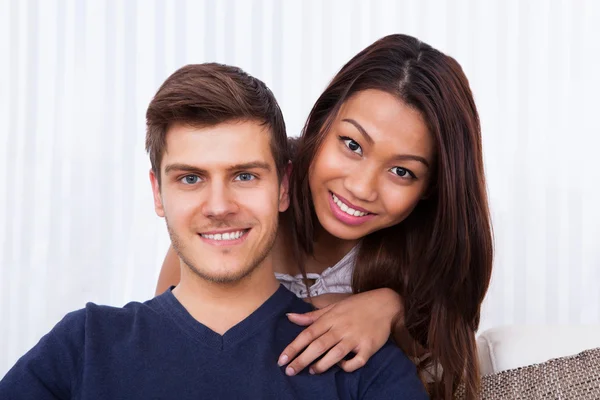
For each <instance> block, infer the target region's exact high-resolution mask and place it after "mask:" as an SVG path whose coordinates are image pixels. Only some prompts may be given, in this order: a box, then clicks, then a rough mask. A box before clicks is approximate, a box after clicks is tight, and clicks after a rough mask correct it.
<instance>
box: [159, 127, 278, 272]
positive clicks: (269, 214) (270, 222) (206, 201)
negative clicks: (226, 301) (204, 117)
mask: <svg viewBox="0 0 600 400" xmlns="http://www.w3.org/2000/svg"><path fill="white" fill-rule="evenodd" d="M166 144H167V146H166V151H165V153H164V155H163V158H162V163H161V172H160V173H161V185H160V187H159V185H158V181H157V179H156V176H155V175H154V173H153V172H152V171H151V172H150V180H151V182H152V190H153V192H154V205H155V209H156V213H157V214H158V215H159V216H161V217H165V220H166V222H167V228H168V230H169V235H170V236H171V241H172V244H173V247H174V248H175V250H176V251H177V253H178V254H179V257H180V258H181V260H182V261H183V262H184V263H185V264H186V265H187V266H188V267H189V268H190V269H191V270H192V271H193V272H195V273H196V274H197V275H198V276H200V277H201V278H202V279H205V280H208V281H211V282H221V283H233V282H237V281H239V280H241V279H242V278H244V277H246V276H248V275H249V274H250V273H252V272H253V271H254V270H255V269H256V268H259V267H260V266H262V265H265V263H264V262H265V259H267V260H268V258H267V256H268V254H269V252H270V250H271V248H272V246H273V243H274V241H275V236H276V233H277V225H278V217H279V212H281V211H285V210H286V209H287V207H288V205H289V200H288V195H287V189H288V187H287V186H288V185H287V178H284V179H283V180H282V182H281V184H280V183H279V180H278V178H277V170H276V167H275V161H274V158H273V154H272V152H271V147H270V132H269V131H268V128H265V127H264V126H261V125H260V124H259V123H257V122H248V121H247V122H231V123H223V124H220V125H217V126H213V127H206V128H194V127H190V126H187V125H181V124H178V125H173V126H171V127H170V128H169V130H168V132H167V136H166Z"/></svg>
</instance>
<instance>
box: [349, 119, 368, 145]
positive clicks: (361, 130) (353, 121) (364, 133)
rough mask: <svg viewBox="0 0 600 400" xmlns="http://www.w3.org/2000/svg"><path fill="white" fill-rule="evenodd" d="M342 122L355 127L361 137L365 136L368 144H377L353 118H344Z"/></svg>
mask: <svg viewBox="0 0 600 400" xmlns="http://www.w3.org/2000/svg"><path fill="white" fill-rule="evenodd" d="M342 121H344V122H348V123H350V124H352V125H354V127H355V128H356V129H357V130H358V131H359V132H360V133H361V135H363V137H364V138H365V140H366V141H367V143H369V144H370V145H373V144H374V143H375V141H374V140H373V138H372V137H371V136H369V134H368V133H367V131H366V130H365V128H363V127H362V125H361V124H359V123H358V122H356V121H355V120H353V119H352V118H344V119H343V120H342Z"/></svg>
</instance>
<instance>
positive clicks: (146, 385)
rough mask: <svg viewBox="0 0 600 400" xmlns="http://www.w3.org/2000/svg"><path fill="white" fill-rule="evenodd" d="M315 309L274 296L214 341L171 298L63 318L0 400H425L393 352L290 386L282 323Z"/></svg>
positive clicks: (13, 375) (288, 336)
mask: <svg viewBox="0 0 600 400" xmlns="http://www.w3.org/2000/svg"><path fill="white" fill-rule="evenodd" d="M310 310H311V306H310V305H308V304H306V303H305V302H304V301H302V300H300V299H298V298H296V297H295V296H294V295H293V294H292V293H290V292H289V291H287V290H286V289H285V288H283V287H280V288H279V289H278V290H277V292H275V294H274V295H273V296H271V297H270V298H269V299H268V300H267V301H266V302H265V303H264V304H263V305H261V306H260V307H259V308H258V309H257V310H256V311H255V312H254V313H252V314H251V315H250V316H249V317H248V318H246V319H245V320H243V321H242V322H240V323H239V324H237V325H236V326H234V327H233V328H231V329H230V330H229V331H227V332H226V333H225V334H224V335H219V334H217V333H215V332H213V331H211V330H210V329H208V328H207V327H206V326H204V325H202V324H200V323H199V322H197V321H196V320H195V319H194V318H193V317H192V316H191V315H190V314H189V313H188V312H187V311H186V310H185V308H184V307H183V306H182V305H181V304H180V303H179V302H178V301H177V299H176V298H175V297H174V296H173V294H172V293H171V291H170V290H168V291H167V292H165V293H164V294H162V295H160V296H158V297H156V298H154V299H152V300H149V301H147V302H145V303H129V304H127V305H126V306H125V307H123V308H113V307H106V306H98V305H95V304H92V303H89V304H87V306H86V308H85V309H83V310H79V311H75V312H72V313H70V314H67V316H65V318H64V319H63V320H62V321H61V322H59V323H58V324H57V325H56V326H55V327H54V329H52V331H50V333H48V334H47V335H46V336H44V337H43V338H42V339H41V340H40V342H39V343H38V344H37V345H36V346H35V347H34V348H33V349H31V350H30V351H29V352H28V353H27V354H25V355H24V356H23V357H22V358H21V359H20V360H19V361H18V362H17V364H16V365H15V366H14V367H13V368H12V369H11V370H10V371H9V372H8V373H7V375H6V376H5V377H4V378H3V380H2V381H0V399H2V400H9V399H10V400H12V399H35V400H44V399H110V400H116V399H127V400H133V399H144V400H146V399H176V400H185V399H194V400H197V399H211V400H212V399H338V398H339V399H426V398H427V395H426V393H425V391H424V388H423V386H422V384H421V382H420V381H419V379H418V378H417V375H416V371H415V367H414V365H413V364H412V363H411V361H410V360H408V358H406V356H405V355H404V354H403V353H402V351H400V349H398V348H397V347H396V346H394V345H393V344H391V343H388V344H386V345H385V346H384V347H383V348H382V349H381V350H380V351H379V352H378V353H376V354H375V355H374V356H373V357H372V358H371V359H370V360H369V361H368V363H367V365H365V366H364V367H363V368H361V369H359V370H357V371H356V372H354V373H346V372H344V371H343V370H341V369H340V368H338V367H334V368H331V369H330V370H329V371H327V372H325V373H323V374H320V375H310V374H308V373H307V372H306V371H304V372H302V373H300V374H298V375H297V376H293V377H288V376H286V375H285V372H284V368H281V367H278V366H277V358H278V356H279V354H280V353H281V352H282V351H283V349H284V348H285V346H287V345H288V344H289V343H290V342H291V341H292V340H293V339H294V338H295V337H296V336H297V335H298V333H300V331H301V330H302V328H301V327H299V326H297V325H294V324H292V323H291V322H289V321H288V319H287V317H286V315H285V314H286V313H288V312H296V313H304V312H307V311H310Z"/></svg>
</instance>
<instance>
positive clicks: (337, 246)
mask: <svg viewBox="0 0 600 400" xmlns="http://www.w3.org/2000/svg"><path fill="white" fill-rule="evenodd" d="M357 243H358V240H345V239H340V238H338V237H335V236H333V235H332V234H330V233H329V232H327V231H326V230H325V229H324V228H323V227H322V226H321V225H320V224H318V225H317V226H316V227H315V242H314V244H313V255H312V257H308V259H307V269H306V271H307V272H315V273H322V272H323V271H324V270H326V269H327V268H329V267H331V266H333V265H335V264H337V263H338V262H339V261H340V260H341V259H342V258H344V256H345V255H346V254H348V253H349V252H350V250H352V248H353V247H354V246H356V244H357ZM309 267H310V269H309Z"/></svg>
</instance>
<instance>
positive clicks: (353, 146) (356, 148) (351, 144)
mask: <svg viewBox="0 0 600 400" xmlns="http://www.w3.org/2000/svg"><path fill="white" fill-rule="evenodd" d="M340 139H342V141H343V142H344V144H345V145H346V147H347V148H349V149H350V151H352V152H354V153H356V154H359V155H361V156H362V148H361V147H360V144H358V143H357V142H356V141H355V140H353V139H350V138H349V137H344V136H341V137H340Z"/></svg>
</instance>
